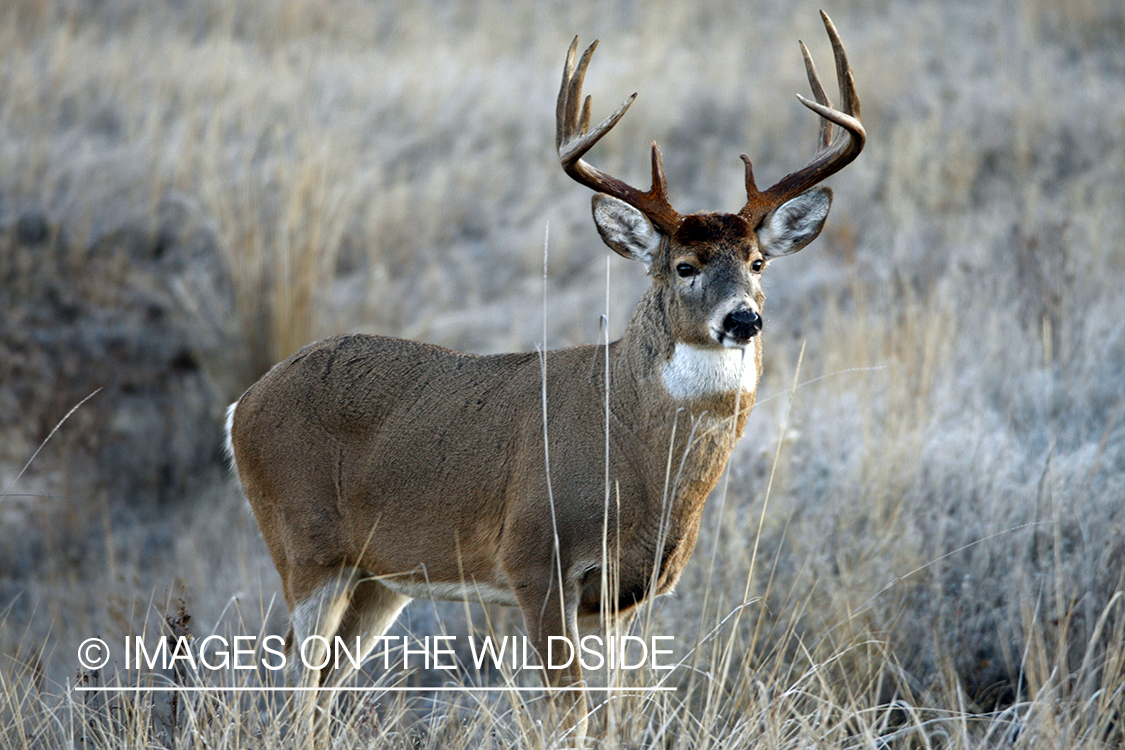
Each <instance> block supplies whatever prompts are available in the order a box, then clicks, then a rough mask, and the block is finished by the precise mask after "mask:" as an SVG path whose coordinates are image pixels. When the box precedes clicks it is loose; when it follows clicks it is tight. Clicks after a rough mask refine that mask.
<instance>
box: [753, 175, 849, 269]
mask: <svg viewBox="0 0 1125 750" xmlns="http://www.w3.org/2000/svg"><path fill="white" fill-rule="evenodd" d="M831 206H832V190H831V189H830V188H826V187H820V188H814V189H812V190H808V191H806V192H804V193H801V194H800V195H798V196H797V197H796V198H793V199H791V200H788V201H786V202H785V203H782V204H781V205H780V206H778V207H777V208H775V209H774V210H773V211H771V212H770V213H769V214H768V215H767V216H766V218H764V219H762V223H761V225H760V226H759V227H758V247H759V248H760V249H761V251H762V255H764V256H766V257H767V258H776V257H778V256H780V255H790V254H792V253H795V252H797V251H798V250H800V249H801V248H802V247H804V246H805V245H807V244H809V243H810V242H812V241H813V240H815V239H816V236H817V235H818V234H820V230H821V229H822V228H823V227H824V220H825V219H826V218H828V209H829V208H830V207H831Z"/></svg>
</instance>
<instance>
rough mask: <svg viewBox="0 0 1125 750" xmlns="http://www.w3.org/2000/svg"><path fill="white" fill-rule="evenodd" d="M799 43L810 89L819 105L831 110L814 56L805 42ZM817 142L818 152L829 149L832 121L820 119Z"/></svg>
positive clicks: (830, 103)
mask: <svg viewBox="0 0 1125 750" xmlns="http://www.w3.org/2000/svg"><path fill="white" fill-rule="evenodd" d="M797 43H798V44H800V45H801V55H802V56H803V57H804V58H805V73H806V74H807V75H808V77H809V88H811V89H812V92H813V96H814V97H815V98H816V101H817V103H818V104H821V105H823V106H825V107H828V108H829V109H831V108H832V102H830V101H829V100H828V94H826V93H824V85H823V84H821V82H820V76H818V75H817V74H816V64H815V63H813V59H812V55H810V54H809V48H808V47H806V46H805V43H804V42H800V41H799V42H797ZM816 142H817V147H816V148H817V151H820V150H821V149H825V148H828V144H829V143H831V142H832V122H831V120H826V119H824V118H823V117H822V118H820V131H819V132H818V133H817V138H816Z"/></svg>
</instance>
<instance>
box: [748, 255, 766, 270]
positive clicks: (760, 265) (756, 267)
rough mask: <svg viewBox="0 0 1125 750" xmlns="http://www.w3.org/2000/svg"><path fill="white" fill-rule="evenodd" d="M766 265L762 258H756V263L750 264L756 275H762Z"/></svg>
mask: <svg viewBox="0 0 1125 750" xmlns="http://www.w3.org/2000/svg"><path fill="white" fill-rule="evenodd" d="M765 265H766V264H765V261H763V260H762V259H761V258H756V259H755V260H754V262H753V263H751V264H750V270H751V271H753V272H754V273H761V272H762V268H764V267H765Z"/></svg>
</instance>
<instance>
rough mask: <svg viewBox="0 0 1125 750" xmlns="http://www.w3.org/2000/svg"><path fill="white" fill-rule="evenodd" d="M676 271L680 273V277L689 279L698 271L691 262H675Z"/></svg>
mask: <svg viewBox="0 0 1125 750" xmlns="http://www.w3.org/2000/svg"><path fill="white" fill-rule="evenodd" d="M676 273H678V274H679V275H680V278H681V279H690V278H691V277H692V276H695V275H696V274H698V273H699V269H698V268H696V267H695V266H693V265H692V264H691V263H677V264H676Z"/></svg>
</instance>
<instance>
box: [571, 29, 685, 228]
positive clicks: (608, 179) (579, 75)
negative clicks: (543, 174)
mask: <svg viewBox="0 0 1125 750" xmlns="http://www.w3.org/2000/svg"><path fill="white" fill-rule="evenodd" d="M597 46H598V43H597V41H594V43H593V44H591V45H590V46H589V47H588V48H587V49H586V51H585V52H584V53H582V59H581V60H579V62H578V66H577V67H575V65H574V53H575V52H577V50H578V37H574V41H573V42H571V44H570V50H569V51H568V52H567V53H566V66H565V67H564V68H563V78H562V88H561V89H560V90H559V101H558V106H557V109H556V111H555V118H556V131H555V146H556V147H557V148H558V151H559V161H560V162H561V163H562V168H563V171H565V172H566V173H567V174H568V175H570V176H571V177H572V178H573V179H574V180H576V181H578V182H580V183H582V184H583V185H585V186H586V187H589V188H592V189H594V190H596V191H598V192H599V193H606V194H608V195H612V196H613V197H614V198H620V199H621V200H623V201H625V202H626V203H628V204H629V205H630V206H632V207H633V208H636V209H637V210H638V211H640V212H641V213H643V214H644V215H645V216H647V217H648V218H649V220H650V221H651V222H652V223H653V224H655V225H656V227H657V228H658V229H660V231H662V232H664V234H666V235H671V234H674V233H675V231H676V228H677V227H678V226H679V225H680V222H681V221H683V217H682V216H680V215H679V214H678V213H676V210H675V209H674V208H672V204H670V203H669V202H668V184H667V182H666V180H665V178H664V159H663V158H662V157H661V155H660V147H659V146H657V145H656V142H655V141H654V142H653V144H652V188H650V189H649V190H647V191H645V192H641V191H640V190H637V189H636V188H634V187H632V186H630V185H626V184H625V183H624V182H622V181H621V180H618V179H617V178H616V177H612V176H610V175H608V174H606V173H604V172H602V171H601V170H599V169H597V168H595V167H592V166H590V164H589V163H587V162H585V161H583V159H582V156H583V155H585V153H586V152H587V151H589V150H590V149H591V148H592V147H593V145H594V144H595V143H597V142H598V141H599V140H600V139H601V137H602V136H603V135H605V134H606V133H608V132H609V131H610V130H611V129H612V128H613V126H614V125H616V124H617V121H618V120H620V119H621V118H622V117H623V116H624V115H625V112H626V110H628V109H629V105H630V104H632V103H633V100H634V99H636V98H637V95H636V94H633V95H632V96H630V97H629V98H628V99H626V100H625V103H624V104H622V105H621V107H620V108H618V110H617V111H616V112H614V113H613V114H612V115H610V116H609V117H607V118H605V119H604V120H602V122H601V124H600V125H598V126H597V127H596V128H594V130H593V131H591V132H587V131H589V129H590V97H588V96H587V97H586V101H585V102H582V107H581V114H580V113H579V102H580V101H581V99H582V81H583V80H584V79H585V77H586V67H587V66H588V65H589V64H590V57H591V56H592V55H593V54H594V50H595V49H596V48H597Z"/></svg>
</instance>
